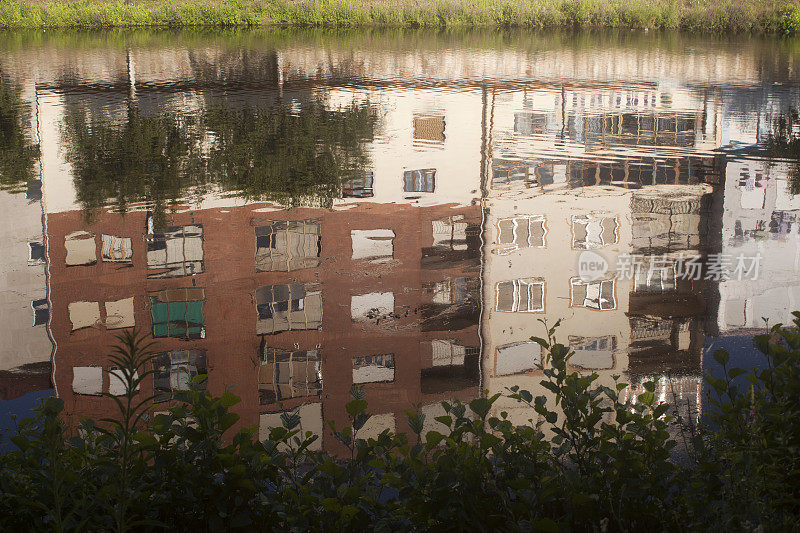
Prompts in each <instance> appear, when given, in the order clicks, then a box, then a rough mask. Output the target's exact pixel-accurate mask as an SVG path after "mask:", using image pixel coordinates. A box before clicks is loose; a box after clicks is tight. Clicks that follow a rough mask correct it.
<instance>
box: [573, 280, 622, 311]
mask: <svg viewBox="0 0 800 533" xmlns="http://www.w3.org/2000/svg"><path fill="white" fill-rule="evenodd" d="M615 281H616V280H614V279H606V280H598V281H591V282H588V283H587V282H584V281H581V280H580V279H579V278H573V279H572V280H571V285H572V290H571V292H570V294H571V301H570V305H571V306H572V307H586V308H587V309H595V310H597V311H610V310H612V309H616V308H617V302H616V297H615V290H614V289H615V287H614V283H615Z"/></svg>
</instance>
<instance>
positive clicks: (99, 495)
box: [0, 313, 800, 531]
mask: <svg viewBox="0 0 800 533" xmlns="http://www.w3.org/2000/svg"><path fill="white" fill-rule="evenodd" d="M795 316H796V320H795V323H794V326H792V327H782V326H781V325H777V326H775V327H773V328H772V330H771V332H770V334H767V335H760V336H757V337H755V339H754V342H755V345H756V346H757V348H758V349H759V350H760V352H761V353H762V354H763V355H764V356H765V357H766V360H767V364H766V365H765V367H764V368H763V369H761V370H752V371H749V372H746V371H744V370H739V369H729V368H728V367H727V363H728V355H727V353H725V352H724V351H717V352H715V353H714V358H715V359H716V360H717V361H718V362H719V363H720V364H721V365H722V366H723V367H724V371H725V374H724V378H713V377H708V378H706V379H707V380H708V382H709V385H710V387H711V389H712V390H713V395H712V396H713V397H712V398H710V399H709V401H710V402H711V404H710V408H709V412H708V414H707V416H706V420H705V421H704V423H703V424H701V425H700V427H699V428H694V427H693V426H691V427H684V426H683V425H681V426H679V428H678V429H679V431H678V433H679V435H680V436H679V437H675V438H673V437H671V435H675V434H676V431H675V430H674V428H672V427H671V426H674V425H675V424H681V423H682V422H685V421H681V420H677V419H676V416H675V415H674V414H673V413H674V410H673V408H672V407H671V406H670V405H668V404H666V403H659V402H658V401H657V399H656V395H655V394H654V390H655V384H654V383H647V384H645V390H644V392H643V393H641V394H639V395H638V396H636V397H635V398H632V397H629V396H630V395H626V394H624V393H623V391H625V389H626V387H627V385H626V384H624V383H617V384H616V386H615V387H607V386H601V385H598V384H597V383H596V381H597V377H598V376H597V375H596V374H591V375H586V374H579V373H576V372H571V371H569V370H568V368H567V361H568V359H569V357H570V355H571V353H570V352H569V350H568V348H567V347H565V346H564V345H562V344H559V343H558V342H557V341H556V340H555V338H554V334H555V328H549V329H547V328H546V329H547V332H548V335H547V338H534V339H533V340H535V341H536V342H538V343H540V344H541V345H542V346H543V347H544V348H545V350H546V353H547V356H546V358H545V362H544V365H543V367H542V371H543V375H544V378H543V380H542V383H541V384H542V386H543V387H544V388H545V389H547V390H548V391H549V392H550V393H552V398H554V399H555V400H554V401H553V400H552V399H551V400H548V399H546V398H545V397H544V396H539V397H534V396H533V395H532V394H531V393H530V392H528V391H526V390H520V389H518V388H516V387H513V388H511V389H509V390H508V391H507V392H506V396H508V397H509V398H511V399H514V400H516V401H518V402H522V403H524V404H527V405H528V406H530V409H531V413H532V418H534V417H535V420H531V422H530V424H528V425H522V426H518V425H514V424H513V423H511V421H510V420H509V419H508V416H507V413H504V412H503V413H500V416H493V415H492V414H490V413H492V412H494V410H493V405H494V404H495V402H497V400H498V398H499V396H500V395H494V396H488V397H482V398H478V399H475V400H472V401H471V402H469V403H466V404H464V403H461V402H458V401H453V402H444V403H443V404H442V406H443V408H444V411H445V413H446V414H445V415H443V416H439V417H436V421H437V422H439V423H440V424H441V426H439V427H442V428H447V429H446V430H443V431H428V432H425V433H424V434H423V425H424V423H425V417H424V415H423V414H420V413H419V412H416V411H408V412H407V415H408V421H409V426H410V427H411V429H412V433H411V434H409V435H406V434H394V433H391V432H389V431H388V430H387V431H384V432H383V433H381V434H380V435H379V436H378V437H377V438H369V439H366V440H365V439H363V438H361V437H360V436H359V433H360V432H361V431H362V429H363V428H364V426H365V424H366V422H367V421H368V420H369V417H370V415H369V414H368V403H367V400H366V398H365V396H364V393H363V391H362V390H359V389H357V388H354V389H353V390H352V396H353V399H352V401H350V402H349V403H348V404H347V413H348V415H349V425H348V426H347V427H336V425H335V424H332V423H329V427H328V430H329V431H330V432H331V434H332V435H333V436H334V438H335V439H337V440H338V441H339V442H341V443H342V444H343V445H344V446H346V448H347V450H348V451H349V453H348V454H347V455H348V456H347V457H344V458H343V457H336V456H332V455H330V454H327V453H325V452H313V451H311V450H310V448H309V447H310V445H311V444H312V443H313V442H314V441H315V440H316V439H317V438H318V436H316V435H313V434H310V433H302V432H301V431H300V430H299V429H298V428H299V427H300V420H299V416H298V415H297V414H295V413H286V414H284V415H283V416H282V422H283V424H282V427H278V428H274V429H272V430H271V432H270V435H269V438H268V439H267V440H265V441H263V442H259V441H258V440H257V438H256V437H255V434H256V429H255V428H250V429H246V430H243V431H240V432H238V433H236V434H235V435H233V436H232V437H229V436H226V432H227V431H228V430H229V429H230V428H231V427H232V426H233V425H234V424H235V423H236V421H237V420H238V417H237V415H235V414H234V413H232V412H231V411H230V410H229V409H230V408H231V407H232V406H234V405H235V404H236V403H237V402H238V398H237V397H236V396H234V395H233V394H232V393H230V392H228V393H226V394H224V395H223V396H222V397H213V396H212V395H210V394H208V393H207V392H205V391H202V390H199V389H197V390H190V391H186V392H184V393H181V396H180V398H179V399H180V403H178V404H177V405H175V406H174V407H172V408H171V409H170V410H169V411H168V412H167V413H163V414H158V415H156V416H151V412H150V411H148V405H149V400H150V398H145V397H144V394H137V393H136V391H137V390H138V389H139V387H140V384H141V382H142V380H143V379H144V378H145V377H146V376H147V375H148V374H149V373H150V372H151V371H148V370H147V363H148V360H149V357H150V355H149V351H148V348H149V347H148V345H147V344H146V343H145V341H144V340H143V339H142V338H139V337H137V336H136V335H135V334H133V333H125V334H123V335H122V336H121V337H120V340H121V342H120V346H119V348H118V349H117V350H116V352H115V354H113V355H112V356H111V358H112V359H113V362H114V363H115V364H116V365H117V366H118V367H120V368H122V372H123V375H124V380H125V381H126V383H127V390H128V392H127V393H126V395H125V396H122V397H115V401H116V402H117V405H118V408H119V413H120V414H119V417H118V419H114V420H104V421H99V422H98V423H94V422H92V421H89V420H86V421H83V422H82V423H81V425H80V428H79V430H78V432H77V435H75V436H71V435H70V434H69V432H68V431H67V430H66V428H65V425H64V423H63V422H62V420H61V418H60V416H59V415H60V412H61V409H62V405H61V402H60V400H58V399H49V400H47V401H45V402H44V403H43V404H42V405H41V407H40V408H39V409H38V414H37V416H36V418H35V419H23V420H19V421H18V422H17V427H16V428H15V433H14V435H13V436H12V438H11V440H12V441H13V443H14V445H15V447H16V448H15V449H14V450H13V451H10V452H8V453H6V454H5V455H4V456H3V457H2V464H1V465H0V528H2V529H3V530H13V529H18V530H33V529H37V530H40V529H44V530H55V531H75V530H80V531H96V530H102V531H107V530H115V531H130V530H136V531H145V530H163V529H169V530H178V531H221V530H264V531H268V530H280V531H285V530H348V529H349V530H386V531H403V530H408V531H410V530H470V531H475V530H508V531H568V530H578V531H581V530H585V531H618V530H626V531H637V530H645V529H647V530H653V529H657V530H678V529H680V530H684V529H689V530H698V529H714V530H719V529H724V530H729V529H734V530H757V529H759V530H760V529H767V530H769V529H777V530H788V529H797V528H798V527H800V519H798V511H800V494H799V493H798V491H799V490H800V478H799V477H798V476H800V465H799V464H798V461H800V455H798V444H800V333H798V329H800V313H795ZM678 418H679V417H678ZM679 440H681V441H682V442H683V449H682V451H681V452H676V450H675V448H676V447H677V446H678V444H677V443H678V441H679Z"/></svg>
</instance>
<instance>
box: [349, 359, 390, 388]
mask: <svg viewBox="0 0 800 533" xmlns="http://www.w3.org/2000/svg"><path fill="white" fill-rule="evenodd" d="M381 381H394V354H391V353H386V354H380V355H367V356H365V357H355V358H353V383H355V384H359V383H377V382H381Z"/></svg>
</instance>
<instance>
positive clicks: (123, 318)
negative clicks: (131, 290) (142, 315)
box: [106, 296, 136, 329]
mask: <svg viewBox="0 0 800 533" xmlns="http://www.w3.org/2000/svg"><path fill="white" fill-rule="evenodd" d="M135 325H136V319H135V318H134V313H133V296H131V297H130V298H125V299H124V300H117V301H116V302H106V328H108V329H121V328H132V327H134V326H135Z"/></svg>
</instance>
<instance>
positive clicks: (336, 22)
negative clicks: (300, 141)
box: [0, 0, 800, 34]
mask: <svg viewBox="0 0 800 533" xmlns="http://www.w3.org/2000/svg"><path fill="white" fill-rule="evenodd" d="M187 26H213V27H231V26H325V27H357V26H393V27H437V28H440V27H468V26H484V27H486V26H489V27H491V26H495V27H497V26H513V27H525V28H537V29H541V28H549V27H565V26H566V27H607V28H635V29H669V30H683V31H691V32H698V33H730V32H735V33H780V34H796V33H798V32H800V0H767V1H764V0H532V1H523V0H419V1H418V2H415V1H413V0H387V1H377V0H375V1H374V2H373V1H370V0H360V1H359V0H294V1H292V0H271V1H270V0H267V1H265V2H258V1H253V0H229V1H225V2H210V1H207V0H177V1H176V0H152V1H139V2H136V1H134V2H131V3H129V4H126V3H124V2H121V1H109V2H103V1H97V0H76V1H66V2H65V1H61V0H54V1H49V0H45V1H36V0H34V1H27V2H26V1H19V0H0V28H7V29H46V28H84V29H99V28H112V27H187Z"/></svg>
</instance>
